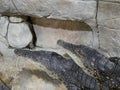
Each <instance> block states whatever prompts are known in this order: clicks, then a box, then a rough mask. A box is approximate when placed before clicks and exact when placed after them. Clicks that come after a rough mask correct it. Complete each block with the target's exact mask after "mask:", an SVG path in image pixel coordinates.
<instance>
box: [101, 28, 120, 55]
mask: <svg viewBox="0 0 120 90" xmlns="http://www.w3.org/2000/svg"><path fill="white" fill-rule="evenodd" d="M99 30H100V49H101V50H103V51H104V52H107V53H108V54H109V56H120V39H119V38H120V31H119V30H114V29H109V28H107V27H104V28H103V27H99Z"/></svg>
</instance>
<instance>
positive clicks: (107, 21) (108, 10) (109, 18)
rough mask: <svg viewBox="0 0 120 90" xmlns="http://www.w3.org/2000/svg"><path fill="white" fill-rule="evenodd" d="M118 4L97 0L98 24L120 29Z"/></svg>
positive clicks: (119, 6)
mask: <svg viewBox="0 0 120 90" xmlns="http://www.w3.org/2000/svg"><path fill="white" fill-rule="evenodd" d="M113 1H114V0H113ZM119 11H120V4H119V3H112V2H104V1H99V7H98V17H97V18H98V24H99V25H100V26H102V27H107V28H110V29H120V12H119Z"/></svg>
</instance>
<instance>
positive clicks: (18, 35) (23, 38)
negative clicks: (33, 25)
mask: <svg viewBox="0 0 120 90" xmlns="http://www.w3.org/2000/svg"><path fill="white" fill-rule="evenodd" d="M7 38H8V42H9V45H10V46H12V47H15V48H23V47H26V46H27V45H28V44H29V43H30V42H31V41H32V34H31V31H30V28H29V26H28V25H27V24H26V23H19V24H15V23H10V25H9V28H8V36H7Z"/></svg>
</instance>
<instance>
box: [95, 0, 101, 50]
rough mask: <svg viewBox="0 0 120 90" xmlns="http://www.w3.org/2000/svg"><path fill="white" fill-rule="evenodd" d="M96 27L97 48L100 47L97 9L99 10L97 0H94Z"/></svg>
mask: <svg viewBox="0 0 120 90" xmlns="http://www.w3.org/2000/svg"><path fill="white" fill-rule="evenodd" d="M96 3H97V5H96V17H95V19H96V29H97V36H98V48H99V49H100V31H99V29H98V10H99V0H97V1H96Z"/></svg>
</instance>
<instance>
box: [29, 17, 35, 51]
mask: <svg viewBox="0 0 120 90" xmlns="http://www.w3.org/2000/svg"><path fill="white" fill-rule="evenodd" d="M27 22H28V25H29V27H30V31H31V33H32V36H33V39H32V42H31V43H30V44H29V45H28V46H27V48H29V49H30V48H34V47H35V46H36V41H37V37H36V33H35V31H34V27H33V22H32V20H31V17H28V20H27Z"/></svg>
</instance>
